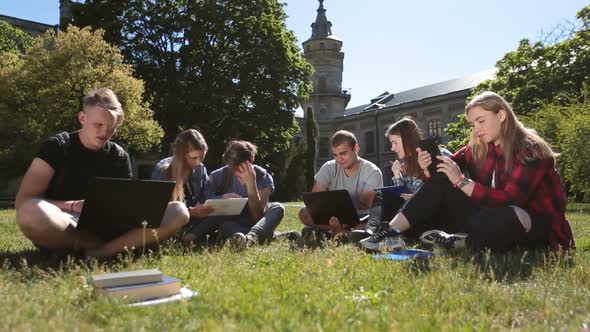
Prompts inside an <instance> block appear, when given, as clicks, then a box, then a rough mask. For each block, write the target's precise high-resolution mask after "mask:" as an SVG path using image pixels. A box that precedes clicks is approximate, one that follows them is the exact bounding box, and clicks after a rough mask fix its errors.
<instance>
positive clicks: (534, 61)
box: [474, 5, 590, 114]
mask: <svg viewBox="0 0 590 332" xmlns="http://www.w3.org/2000/svg"><path fill="white" fill-rule="evenodd" d="M576 17H577V19H578V21H579V24H578V25H579V26H578V28H577V30H575V32H574V33H573V34H571V37H570V38H566V39H565V40H563V41H560V42H558V43H556V44H551V45H545V44H543V42H541V41H539V42H535V43H531V42H530V41H529V40H528V39H523V40H521V41H520V45H519V46H518V49H517V50H516V51H513V52H509V53H507V54H506V55H505V56H504V57H503V58H502V59H501V60H500V61H498V62H497V63H496V67H497V68H498V71H497V73H496V79H494V80H491V81H488V82H484V83H482V84H481V85H480V86H478V87H477V89H475V91H474V93H475V94H477V93H479V92H481V91H482V90H492V91H495V92H497V93H499V94H500V95H502V96H504V98H506V99H507V100H508V101H509V102H510V103H511V104H512V106H513V108H514V110H515V111H516V112H517V113H519V114H528V113H531V112H538V111H540V110H541V109H542V108H543V107H544V105H546V104H552V103H555V104H559V105H569V104H573V103H578V102H582V95H583V93H582V90H583V88H584V86H585V85H588V84H589V83H590V75H589V74H588V73H590V23H589V22H590V5H589V6H586V7H584V8H583V9H582V10H580V11H579V12H578V13H577V15H576Z"/></svg>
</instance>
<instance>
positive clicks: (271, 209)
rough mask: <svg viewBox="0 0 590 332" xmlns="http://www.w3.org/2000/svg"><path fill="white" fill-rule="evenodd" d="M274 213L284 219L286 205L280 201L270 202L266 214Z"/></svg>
mask: <svg viewBox="0 0 590 332" xmlns="http://www.w3.org/2000/svg"><path fill="white" fill-rule="evenodd" d="M269 213H272V215H273V216H276V217H277V218H279V219H283V217H284V216H285V206H283V204H281V203H279V202H273V203H270V204H269V206H268V209H266V212H265V215H268V214H269Z"/></svg>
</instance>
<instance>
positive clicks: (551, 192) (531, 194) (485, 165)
mask: <svg viewBox="0 0 590 332" xmlns="http://www.w3.org/2000/svg"><path fill="white" fill-rule="evenodd" d="M465 112H466V115H467V119H468V121H469V123H470V124H471V126H472V133H471V140H470V142H469V144H468V145H467V146H465V147H463V148H462V149H460V150H459V151H458V152H456V153H455V154H454V155H453V156H451V157H450V158H449V157H443V156H438V157H437V158H438V159H440V161H441V163H440V164H439V165H437V173H436V174H429V172H428V170H427V167H428V166H429V165H430V164H431V163H432V160H431V157H430V155H429V154H428V153H427V152H426V151H421V150H420V149H417V151H418V162H419V164H420V167H421V168H422V169H423V170H424V173H425V175H426V176H431V177H432V178H431V179H430V180H429V181H427V182H426V183H425V184H424V185H423V186H422V188H421V189H420V190H419V191H418V192H417V193H416V194H415V195H414V196H413V197H412V199H410V200H409V201H408V202H407V203H406V204H405V205H404V206H403V207H402V208H401V209H400V211H399V213H397V215H396V216H395V217H394V218H393V219H392V220H391V222H390V223H389V224H387V227H384V228H383V229H382V230H380V231H379V232H377V233H375V234H373V235H372V236H371V237H369V238H366V239H364V240H362V241H361V242H360V244H361V246H362V247H363V248H365V249H367V250H380V249H382V248H385V249H389V248H388V246H387V243H388V239H392V238H396V237H399V234H400V233H405V232H407V231H409V230H410V229H413V228H419V227H424V225H427V224H429V225H430V226H435V227H436V228H438V229H434V230H430V231H427V232H424V233H423V234H422V236H421V237H420V238H421V240H422V242H424V243H427V244H433V245H438V246H441V247H443V248H447V249H452V248H465V247H469V248H472V249H476V250H479V249H485V248H487V249H491V250H493V251H505V250H510V249H512V248H516V247H520V248H523V249H549V248H550V249H553V250H558V249H570V248H574V246H575V244H574V237H573V234H572V231H571V228H570V225H569V223H568V221H567V220H566V218H565V194H564V191H563V187H562V185H561V182H560V178H559V174H558V173H557V169H556V166H555V159H556V154H555V153H554V152H553V151H552V150H551V147H550V146H549V144H547V142H545V140H543V139H542V138H541V137H540V136H539V135H537V134H536V133H535V131H534V130H532V129H529V128H526V127H524V125H523V124H522V123H521V122H520V121H518V119H517V118H516V115H515V114H514V111H513V110H512V108H511V107H510V105H509V104H508V103H507V102H506V100H504V98H502V97H501V96H499V95H498V94H496V93H493V92H484V93H482V94H479V95H477V96H475V97H474V98H473V99H472V100H471V101H470V102H469V103H468V104H467V106H466V108H465ZM447 232H449V233H447Z"/></svg>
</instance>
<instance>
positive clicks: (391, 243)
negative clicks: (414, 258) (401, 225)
mask: <svg viewBox="0 0 590 332" xmlns="http://www.w3.org/2000/svg"><path fill="white" fill-rule="evenodd" d="M359 246H360V247H361V248H363V249H365V250H366V251H369V252H390V251H396V250H402V249H404V248H405V247H406V244H405V243H404V240H403V239H402V238H401V236H400V234H399V233H398V232H397V231H395V230H393V229H392V228H389V226H388V227H382V228H381V229H380V230H379V231H377V232H375V233H374V234H373V235H371V236H369V237H367V238H365V239H363V240H361V241H359Z"/></svg>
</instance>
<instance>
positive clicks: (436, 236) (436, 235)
mask: <svg viewBox="0 0 590 332" xmlns="http://www.w3.org/2000/svg"><path fill="white" fill-rule="evenodd" d="M466 238H467V234H465V233H455V234H448V233H446V232H444V231H441V230H438V229H433V230H430V231H426V232H424V233H422V235H420V241H422V243H426V244H431V245H434V246H439V247H441V248H444V249H459V248H465V239H466Z"/></svg>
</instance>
